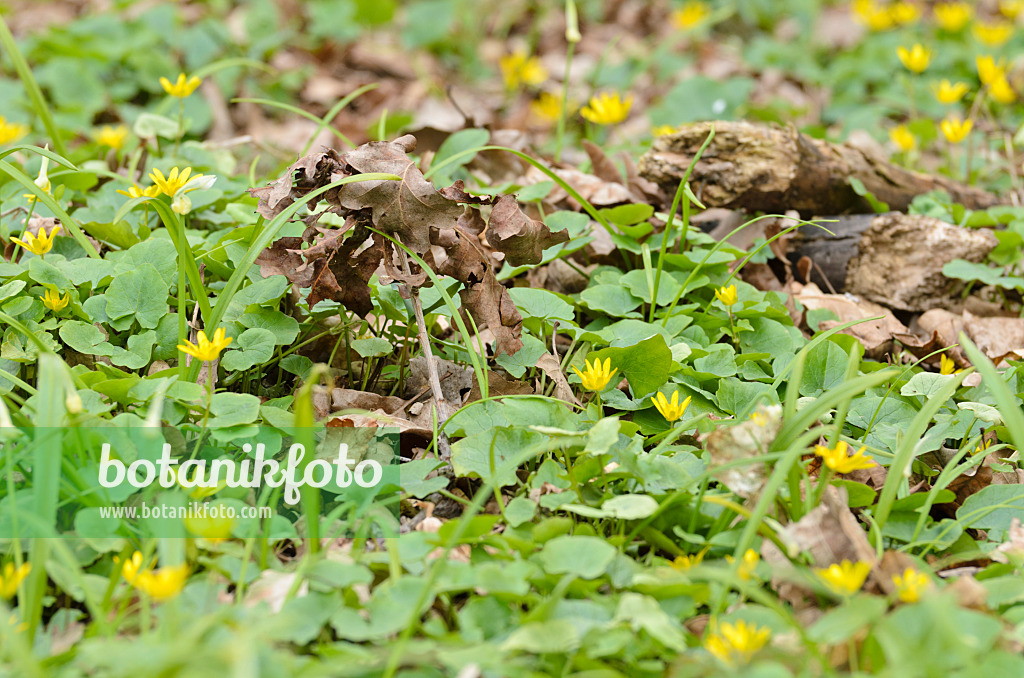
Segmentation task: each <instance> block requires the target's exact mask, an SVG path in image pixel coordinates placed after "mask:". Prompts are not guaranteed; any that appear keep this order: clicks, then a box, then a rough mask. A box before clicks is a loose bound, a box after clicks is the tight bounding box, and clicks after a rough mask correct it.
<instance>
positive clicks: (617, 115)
mask: <svg viewBox="0 0 1024 678" xmlns="http://www.w3.org/2000/svg"><path fill="white" fill-rule="evenodd" d="M632 105H633V96H632V95H630V96H627V97H626V98H625V99H623V98H622V97H620V96H619V94H618V92H616V93H615V94H609V93H607V92H602V93H600V94H598V95H596V96H593V97H591V98H590V103H589V104H588V105H586V106H584V107H583V109H582V110H581V111H580V115H582V116H583V117H584V118H586V119H587V120H589V121H590V122H592V123H594V124H595V125H615V124H617V123H620V122H622V121H623V120H625V119H626V117H627V116H628V115H629V109H630V107H631V106H632Z"/></svg>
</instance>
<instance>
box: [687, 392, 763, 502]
mask: <svg viewBox="0 0 1024 678" xmlns="http://www.w3.org/2000/svg"><path fill="white" fill-rule="evenodd" d="M781 428H782V408H781V407H780V406H778V405H758V406H757V409H756V410H755V411H754V414H753V415H752V416H751V417H750V419H747V420H746V421H741V422H739V423H736V424H734V425H732V426H719V427H717V428H716V429H715V430H714V431H712V432H711V433H710V434H709V435H708V437H707V439H706V440H705V441H704V448H705V449H706V450H707V451H708V453H709V454H710V455H711V459H712V463H713V464H714V465H720V464H728V463H730V462H734V461H740V460H743V459H751V458H752V457H756V456H758V455H762V454H764V453H765V452H767V451H768V447H769V446H770V445H771V444H772V441H773V440H775V436H777V435H778V434H779V429H781ZM715 477H717V478H718V479H719V480H721V481H722V482H723V483H724V484H725V486H726V487H728V488H729V489H730V490H732V491H733V492H735V493H736V494H738V495H740V496H741V497H746V498H750V497H752V496H754V495H755V494H757V493H758V492H759V491H760V490H761V487H762V486H763V485H764V482H765V467H764V464H763V463H760V462H759V463H754V464H744V465H743V466H734V467H732V468H729V469H726V470H724V471H717V472H716V473H715Z"/></svg>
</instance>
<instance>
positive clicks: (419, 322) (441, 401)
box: [395, 234, 453, 461]
mask: <svg viewBox="0 0 1024 678" xmlns="http://www.w3.org/2000/svg"><path fill="white" fill-rule="evenodd" d="M395 239H396V240H397V239H398V236H397V234H396V235H395ZM395 251H396V252H397V253H398V259H399V261H401V262H402V272H403V273H405V275H406V276H407V277H411V276H412V270H411V269H410V268H409V258H408V257H407V256H406V254H405V250H403V249H402V248H401V247H396V248H395ZM400 289H401V290H402V292H403V294H402V296H403V297H405V298H407V299H409V300H410V301H411V302H412V310H413V314H414V315H415V317H416V333H417V336H418V338H419V340H420V347H421V348H422V349H423V355H424V356H426V358H427V381H428V383H429V384H430V390H431V392H432V393H433V395H434V402H435V403H437V424H438V426H440V425H441V424H443V423H444V422H445V421H447V420H448V417H450V416H451V415H452V414H453V411H452V409H451V406H450V405H449V403H448V401H447V400H445V398H444V393H443V392H442V391H441V380H440V379H438V376H437V365H436V364H435V363H434V351H433V349H431V346H430V335H429V334H428V333H427V323H426V321H425V320H424V319H423V304H422V303H421V302H420V296H419V294H418V293H417V292H416V290H413V289H412V288H410V287H409V285H407V284H405V283H402V284H401V288H400ZM437 451H438V456H439V457H440V458H441V460H442V461H448V460H449V459H451V454H452V452H451V446H450V445H449V443H448V435H447V434H446V433H445V432H444V431H441V432H439V433H438V435H437Z"/></svg>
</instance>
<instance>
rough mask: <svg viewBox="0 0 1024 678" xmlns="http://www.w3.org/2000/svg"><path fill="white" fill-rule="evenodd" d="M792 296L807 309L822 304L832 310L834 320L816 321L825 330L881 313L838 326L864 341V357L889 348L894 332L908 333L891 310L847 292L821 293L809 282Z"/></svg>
mask: <svg viewBox="0 0 1024 678" xmlns="http://www.w3.org/2000/svg"><path fill="white" fill-rule="evenodd" d="M795 296H796V299H797V301H799V302H800V303H801V304H803V305H804V307H806V308H808V309H818V308H824V309H827V310H829V311H832V312H833V313H835V314H836V317H837V318H838V320H826V321H822V322H821V323H819V324H818V329H819V330H827V329H830V328H832V327H836V326H837V325H841V324H843V323H848V322H850V321H852V320H864V319H866V318H874V317H878V316H882V318H881V320H872V321H871V322H866V323H861V324H859V325H854V326H853V327H850V328H847V329H845V330H842V332H843V334H849V335H850V336H853V337H856V338H857V339H858V340H859V341H860V343H862V344H864V350H865V353H866V355H867V356H868V357H871V358H877V357H879V356H881V355H884V354H885V353H888V352H889V351H891V350H892V347H893V344H892V342H893V337H894V335H897V334H900V335H910V330H909V329H907V327H906V326H905V325H904V324H903V323H901V322H900V321H899V320H897V319H896V316H895V315H893V313H892V311H890V310H889V309H887V308H885V307H884V306H879V305H878V304H875V303H872V302H870V301H865V300H863V299H858V298H856V297H853V296H851V295H847V294H825V293H823V292H822V291H821V290H820V289H818V286H817V285H815V284H813V283H811V284H808V285H804V286H803V288H802V289H801V290H800V291H799V292H798V293H797V294H796V295H795Z"/></svg>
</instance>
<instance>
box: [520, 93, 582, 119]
mask: <svg viewBox="0 0 1024 678" xmlns="http://www.w3.org/2000/svg"><path fill="white" fill-rule="evenodd" d="M575 110H576V103H575V102H573V101H571V100H570V101H569V104H568V106H567V110H566V115H571V114H572V113H573V112H574V111H575ZM530 111H532V112H533V114H534V115H536V116H537V117H538V118H542V119H543V120H548V121H550V122H555V121H557V120H558V119H559V118H560V117H562V95H561V94H552V93H551V92H541V93H540V96H538V97H537V98H536V99H535V100H533V101H531V102H530Z"/></svg>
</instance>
